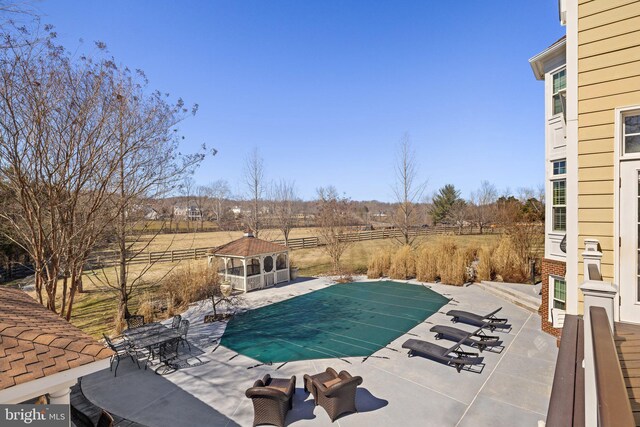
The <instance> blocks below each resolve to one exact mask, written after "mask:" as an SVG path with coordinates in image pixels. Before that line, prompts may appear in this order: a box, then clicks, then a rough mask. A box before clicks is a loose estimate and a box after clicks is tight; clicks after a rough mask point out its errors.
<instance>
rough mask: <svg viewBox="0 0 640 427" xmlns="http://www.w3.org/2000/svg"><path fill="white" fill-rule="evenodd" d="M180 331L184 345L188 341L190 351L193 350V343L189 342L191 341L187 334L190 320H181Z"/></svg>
mask: <svg viewBox="0 0 640 427" xmlns="http://www.w3.org/2000/svg"><path fill="white" fill-rule="evenodd" d="M178 333H179V334H180V341H181V342H182V345H184V343H187V345H188V346H189V351H191V345H190V344H189V341H187V334H188V333H189V321H188V320H186V319H182V320H181V321H180V326H178Z"/></svg>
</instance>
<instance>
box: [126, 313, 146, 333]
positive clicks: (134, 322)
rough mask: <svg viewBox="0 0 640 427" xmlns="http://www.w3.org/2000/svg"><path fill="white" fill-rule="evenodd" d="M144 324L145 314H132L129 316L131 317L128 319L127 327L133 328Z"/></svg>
mask: <svg viewBox="0 0 640 427" xmlns="http://www.w3.org/2000/svg"><path fill="white" fill-rule="evenodd" d="M143 325H144V316H142V315H139V314H134V315H132V316H129V318H128V319H127V328H129V329H133V328H139V327H140V326H143Z"/></svg>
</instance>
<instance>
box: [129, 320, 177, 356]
mask: <svg viewBox="0 0 640 427" xmlns="http://www.w3.org/2000/svg"><path fill="white" fill-rule="evenodd" d="M122 335H124V337H125V338H126V339H127V340H129V341H130V342H131V344H132V345H133V346H134V347H135V348H137V349H144V348H146V349H149V350H150V349H151V348H152V347H155V346H158V345H160V344H162V343H165V342H167V341H171V340H174V339H178V338H180V333H179V332H178V331H177V330H176V329H173V328H169V327H167V326H165V325H163V324H162V323H147V324H146V325H143V326H140V327H137V328H132V329H127V330H126V331H124V332H123V333H122Z"/></svg>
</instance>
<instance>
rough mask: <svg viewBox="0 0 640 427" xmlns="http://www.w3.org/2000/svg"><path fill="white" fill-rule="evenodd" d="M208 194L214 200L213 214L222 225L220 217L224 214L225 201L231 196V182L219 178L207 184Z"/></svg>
mask: <svg viewBox="0 0 640 427" xmlns="http://www.w3.org/2000/svg"><path fill="white" fill-rule="evenodd" d="M207 190H208V195H209V197H210V198H211V200H212V207H213V214H214V215H215V218H216V222H218V226H220V219H221V218H222V215H223V214H224V210H225V202H226V201H227V200H229V198H230V197H231V189H230V187H229V183H228V182H227V181H226V180H224V179H219V180H217V181H214V182H212V183H211V184H209V185H208V186H207Z"/></svg>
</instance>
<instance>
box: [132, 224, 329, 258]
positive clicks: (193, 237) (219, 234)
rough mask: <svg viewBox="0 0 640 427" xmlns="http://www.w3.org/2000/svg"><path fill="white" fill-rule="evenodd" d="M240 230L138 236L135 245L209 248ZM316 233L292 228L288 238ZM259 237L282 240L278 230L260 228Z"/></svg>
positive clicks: (151, 248)
mask: <svg viewBox="0 0 640 427" xmlns="http://www.w3.org/2000/svg"><path fill="white" fill-rule="evenodd" d="M242 235H243V232H242V231H212V232H204V233H180V234H158V235H155V236H154V235H147V236H140V237H139V238H137V240H138V243H137V245H136V246H137V247H139V248H142V247H144V246H146V247H145V248H144V250H145V251H151V252H162V251H166V250H179V249H195V248H209V247H214V246H220V245H223V244H225V243H228V242H231V241H232V240H235V239H239V238H240V237H242ZM316 235H317V231H316V230H315V229H314V228H294V229H293V230H292V231H291V234H289V238H291V239H295V238H299V237H313V236H316ZM259 236H260V238H261V239H264V240H282V239H283V236H282V233H281V232H280V231H279V230H262V231H260V235H259Z"/></svg>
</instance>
